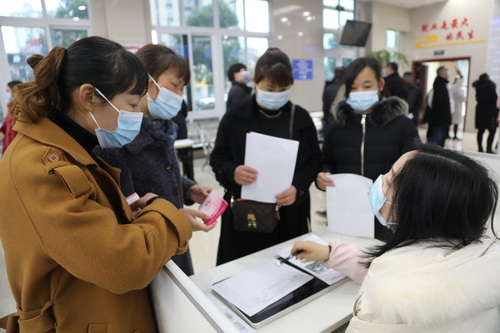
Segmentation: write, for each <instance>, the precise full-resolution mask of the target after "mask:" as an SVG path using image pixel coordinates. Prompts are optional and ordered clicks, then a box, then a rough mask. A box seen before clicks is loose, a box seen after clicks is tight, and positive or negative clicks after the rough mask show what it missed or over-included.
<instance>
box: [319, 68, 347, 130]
mask: <svg viewBox="0 0 500 333" xmlns="http://www.w3.org/2000/svg"><path fill="white" fill-rule="evenodd" d="M344 70H345V68H344V67H337V68H335V74H334V77H333V79H332V80H331V81H327V82H325V88H324V89H323V135H324V134H325V133H326V132H327V131H328V126H329V125H330V123H331V122H332V121H333V114H332V110H331V108H332V105H333V102H334V101H335V98H336V97H337V94H338V93H339V90H340V87H342V85H343V84H344V79H343V76H344Z"/></svg>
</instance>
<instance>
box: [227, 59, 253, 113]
mask: <svg viewBox="0 0 500 333" xmlns="http://www.w3.org/2000/svg"><path fill="white" fill-rule="evenodd" d="M227 78H228V79H229V81H231V84H232V85H231V89H230V90H229V93H228V94H227V102H226V111H227V110H229V109H230V108H231V107H232V106H233V105H234V104H236V103H238V102H239V101H241V100H243V99H245V98H247V97H248V96H250V94H251V93H252V88H251V87H249V86H248V84H249V83H250V81H251V80H252V77H251V75H250V73H249V72H248V71H247V66H245V65H243V64H240V63H236V64H232V65H231V66H229V69H228V70H227Z"/></svg>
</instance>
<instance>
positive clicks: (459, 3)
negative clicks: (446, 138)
mask: <svg viewBox="0 0 500 333" xmlns="http://www.w3.org/2000/svg"><path fill="white" fill-rule="evenodd" d="M493 5H494V0H481V1H474V2H473V3H472V2H471V1H467V0H448V1H447V2H444V3H439V4H435V5H431V6H425V7H420V8H415V9H412V10H410V30H409V32H408V33H407V34H406V35H405V37H406V38H405V40H406V48H405V49H406V55H407V56H408V57H409V58H410V60H420V59H444V58H456V57H471V63H470V76H469V77H470V80H469V91H470V92H474V90H473V89H472V87H471V83H472V81H473V80H476V79H477V78H478V77H479V75H480V74H481V73H484V72H485V71H486V57H487V51H488V41H489V36H490V23H491V19H492V16H493ZM455 18H456V19H458V20H459V25H460V24H461V22H462V20H463V19H464V18H467V19H468V23H469V27H463V28H459V29H449V30H448V31H449V32H452V33H454V34H455V36H456V33H457V32H458V31H459V30H462V31H463V34H464V35H465V39H464V40H465V41H467V40H469V38H468V36H467V32H469V31H470V29H473V30H474V40H478V39H485V41H484V42H479V43H470V44H459V45H444V46H436V47H428V48H418V47H417V46H416V43H417V42H418V41H422V40H424V39H418V40H417V39H413V37H418V36H423V35H438V38H439V39H438V40H437V41H436V42H433V43H434V44H436V43H439V44H441V43H447V42H451V41H447V40H446V34H447V33H449V32H448V31H446V30H442V29H437V30H433V31H430V32H422V24H429V27H430V26H432V24H434V23H437V24H438V25H439V27H441V25H442V23H443V21H447V22H448V25H449V24H450V22H451V21H452V20H453V19H455ZM453 41H455V40H453ZM429 45H431V44H429ZM435 50H444V55H441V56H435V55H434V51H435ZM430 75H432V74H430ZM470 96H474V95H473V94H470ZM475 105H476V101H475V98H469V99H468V104H467V118H466V126H465V129H466V130H467V131H474V115H475Z"/></svg>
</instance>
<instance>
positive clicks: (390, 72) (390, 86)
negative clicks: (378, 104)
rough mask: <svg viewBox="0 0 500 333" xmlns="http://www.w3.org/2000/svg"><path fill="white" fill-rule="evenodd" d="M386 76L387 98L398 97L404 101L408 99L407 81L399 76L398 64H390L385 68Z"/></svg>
mask: <svg viewBox="0 0 500 333" xmlns="http://www.w3.org/2000/svg"><path fill="white" fill-rule="evenodd" d="M384 72H385V74H386V76H385V77H384V81H385V91H384V92H385V97H391V96H396V97H399V98H401V99H403V100H405V101H406V100H407V98H408V88H406V84H405V81H404V80H403V79H402V78H401V76H399V73H398V64H396V63H395V62H390V63H388V64H387V65H386V66H385V67H384Z"/></svg>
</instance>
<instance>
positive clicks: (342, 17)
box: [340, 11, 354, 28]
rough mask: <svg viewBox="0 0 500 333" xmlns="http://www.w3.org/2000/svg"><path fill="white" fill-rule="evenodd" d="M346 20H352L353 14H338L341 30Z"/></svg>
mask: <svg viewBox="0 0 500 333" xmlns="http://www.w3.org/2000/svg"><path fill="white" fill-rule="evenodd" d="M347 20H354V13H353V12H344V11H342V12H340V26H341V27H342V28H343V27H344V25H345V21H347Z"/></svg>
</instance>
